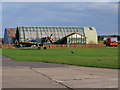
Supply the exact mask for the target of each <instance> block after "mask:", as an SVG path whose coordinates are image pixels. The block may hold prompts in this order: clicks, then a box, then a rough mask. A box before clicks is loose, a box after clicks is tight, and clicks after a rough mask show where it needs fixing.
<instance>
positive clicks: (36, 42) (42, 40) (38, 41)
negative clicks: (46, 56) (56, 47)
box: [15, 34, 53, 50]
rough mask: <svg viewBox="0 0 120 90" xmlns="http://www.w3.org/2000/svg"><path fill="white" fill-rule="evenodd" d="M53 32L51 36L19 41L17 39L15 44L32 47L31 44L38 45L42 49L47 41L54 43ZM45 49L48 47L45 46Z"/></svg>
mask: <svg viewBox="0 0 120 90" xmlns="http://www.w3.org/2000/svg"><path fill="white" fill-rule="evenodd" d="M52 35H53V34H51V35H50V36H49V37H43V38H37V39H32V40H27V41H26V42H20V43H19V42H18V41H15V45H16V46H17V47H31V46H33V45H34V46H37V47H38V50H40V49H41V47H43V45H44V43H47V42H48V41H49V43H51V44H53V42H52V40H51V37H52ZM44 49H46V47H44Z"/></svg>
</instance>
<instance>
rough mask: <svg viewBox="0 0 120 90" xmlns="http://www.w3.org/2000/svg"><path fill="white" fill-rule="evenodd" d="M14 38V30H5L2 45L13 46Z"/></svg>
mask: <svg viewBox="0 0 120 90" xmlns="http://www.w3.org/2000/svg"><path fill="white" fill-rule="evenodd" d="M15 36H16V28H6V29H5V32H4V44H13V40H14V39H15Z"/></svg>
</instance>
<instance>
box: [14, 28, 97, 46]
mask: <svg viewBox="0 0 120 90" xmlns="http://www.w3.org/2000/svg"><path fill="white" fill-rule="evenodd" d="M51 34H53V36H52V38H51V39H52V41H53V42H54V44H74V43H76V44H79V43H80V44H97V32H96V29H95V28H94V27H68V26H67V27H65V26H18V27H17V28H16V36H15V38H16V39H17V40H18V41H19V42H25V41H27V40H32V39H37V38H42V37H48V36H50V35H51Z"/></svg>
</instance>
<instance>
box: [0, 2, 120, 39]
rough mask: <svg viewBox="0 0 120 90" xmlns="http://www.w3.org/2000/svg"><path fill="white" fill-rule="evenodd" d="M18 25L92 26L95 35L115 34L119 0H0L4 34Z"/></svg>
mask: <svg viewBox="0 0 120 90" xmlns="http://www.w3.org/2000/svg"><path fill="white" fill-rule="evenodd" d="M17 26H80V27H95V28H96V30H97V34H98V35H103V34H107V35H110V34H118V3H117V2H3V3H2V30H3V33H4V29H5V28H16V27H17ZM2 36H3V35H1V36H0V37H2Z"/></svg>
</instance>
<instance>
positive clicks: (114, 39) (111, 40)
mask: <svg viewBox="0 0 120 90" xmlns="http://www.w3.org/2000/svg"><path fill="white" fill-rule="evenodd" d="M106 46H116V47H117V46H118V39H117V37H108V38H107V39H106Z"/></svg>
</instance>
